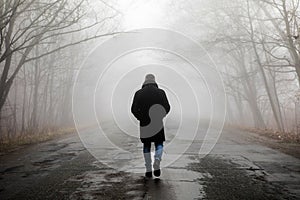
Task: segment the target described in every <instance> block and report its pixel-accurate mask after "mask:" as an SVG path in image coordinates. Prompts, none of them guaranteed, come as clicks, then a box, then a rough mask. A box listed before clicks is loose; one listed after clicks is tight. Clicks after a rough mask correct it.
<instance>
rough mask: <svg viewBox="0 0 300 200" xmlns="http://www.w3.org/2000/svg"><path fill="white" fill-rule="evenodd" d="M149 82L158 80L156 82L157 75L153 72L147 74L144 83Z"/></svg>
mask: <svg viewBox="0 0 300 200" xmlns="http://www.w3.org/2000/svg"><path fill="white" fill-rule="evenodd" d="M149 83H156V82H155V76H154V75H153V74H147V75H146V76H145V82H144V84H143V85H145V84H149Z"/></svg>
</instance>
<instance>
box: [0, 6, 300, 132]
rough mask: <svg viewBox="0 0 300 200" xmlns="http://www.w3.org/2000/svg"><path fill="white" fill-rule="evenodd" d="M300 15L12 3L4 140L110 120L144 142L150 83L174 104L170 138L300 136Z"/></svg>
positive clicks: (0, 56)
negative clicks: (142, 105) (138, 114)
mask: <svg viewBox="0 0 300 200" xmlns="http://www.w3.org/2000/svg"><path fill="white" fill-rule="evenodd" d="M298 6H299V1H286V0H276V1H268V0H247V1H242V0H238V1H226V0H189V1H157V0H155V1H133V0H127V1H123V0H122V1H114V0H111V1H96V0H89V1H88V0H86V1H85V0H84V1H77V0H74V1H65V0H59V1H50V2H48V1H47V2H46V1H42V0H39V1H33V2H31V1H28V2H27V1H24V2H23V1H12V0H5V1H2V2H1V3H0V8H1V43H0V44H1V50H0V66H1V71H0V72H1V83H0V84H1V85H0V100H1V102H0V109H1V110H0V112H1V118H0V122H1V123H0V124H1V126H0V128H1V138H10V137H14V136H15V135H20V134H21V135H22V134H25V135H26V134H34V133H44V132H47V131H49V130H56V129H60V128H64V127H73V126H74V124H75V125H76V126H77V128H85V127H93V126H101V124H102V123H107V122H113V123H115V124H116V125H117V126H118V127H119V128H120V129H122V130H123V131H124V132H126V133H128V134H129V135H132V136H134V137H138V133H137V132H136V131H135V132H132V130H133V129H134V127H135V128H136V127H137V126H138V121H137V120H136V119H135V118H134V116H133V115H132V114H131V112H130V107H131V103H132V100H133V96H134V93H135V92H136V91H137V90H138V89H140V88H141V86H142V83H143V82H144V78H145V75H146V74H148V73H153V74H154V75H155V76H156V81H157V83H158V85H159V87H160V88H162V89H164V90H165V92H166V94H167V97H168V99H169V102H170V104H171V111H170V114H169V115H168V117H167V118H166V119H165V123H166V127H169V128H170V129H172V128H173V129H179V127H183V129H185V131H186V130H188V129H189V128H191V127H195V128H196V127H197V126H198V124H202V127H206V128H204V129H207V127H208V125H209V124H210V126H212V127H215V129H216V130H221V129H222V128H223V125H225V126H226V127H230V126H231V127H240V128H255V129H268V130H274V131H280V132H293V133H297V132H299V124H300V123H299V122H300V113H299V112H300V111H299V110H300V109H299V104H300V103H299V101H300V100H299V95H300V94H299V82H300V81H299V77H300V39H299V35H300V27H299V25H298V23H299V20H300V19H299V16H300V11H299V8H298ZM34 8H37V9H34ZM32 9H33V10H34V11H32ZM13 10H15V11H17V13H18V14H15V13H14V12H13ZM203 124H206V125H203ZM183 129H182V132H184V130H183ZM187 137H188V136H187Z"/></svg>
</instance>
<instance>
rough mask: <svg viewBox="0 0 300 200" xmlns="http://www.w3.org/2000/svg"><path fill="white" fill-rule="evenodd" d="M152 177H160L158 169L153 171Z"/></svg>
mask: <svg viewBox="0 0 300 200" xmlns="http://www.w3.org/2000/svg"><path fill="white" fill-rule="evenodd" d="M154 176H156V177H159V176H160V169H158V170H154Z"/></svg>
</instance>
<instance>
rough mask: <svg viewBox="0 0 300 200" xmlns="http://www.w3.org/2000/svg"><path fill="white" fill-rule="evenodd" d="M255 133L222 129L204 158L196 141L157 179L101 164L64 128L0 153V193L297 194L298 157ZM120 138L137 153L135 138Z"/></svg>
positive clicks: (68, 195) (155, 196)
mask: <svg viewBox="0 0 300 200" xmlns="http://www.w3.org/2000/svg"><path fill="white" fill-rule="evenodd" d="M259 140H260V139H259V138H258V137H257V136H256V135H255V134H250V133H245V132H240V131H223V133H222V135H221V138H220V140H219V141H218V143H217V144H216V146H215V147H214V149H213V151H212V152H211V153H210V154H209V155H207V156H206V157H203V156H201V155H198V151H197V150H198V147H199V145H201V144H202V142H203V141H201V140H196V141H194V143H193V145H192V146H191V147H190V148H189V149H188V150H187V151H186V152H185V153H184V154H183V155H182V156H181V157H180V158H179V159H178V160H176V162H174V163H172V164H170V165H168V166H166V167H164V168H163V169H162V176H161V177H160V178H155V179H154V178H153V179H144V177H143V173H142V172H141V173H129V172H122V171H117V170H114V169H112V168H110V167H108V166H106V165H103V164H102V163H101V162H99V161H97V160H96V159H95V158H94V157H93V156H92V155H91V154H90V153H89V152H88V151H87V150H86V149H85V148H84V147H83V145H82V143H81V140H80V139H79V137H78V135H77V134H71V135H65V136H63V137H60V138H57V139H55V140H51V141H48V142H44V143H41V144H37V145H31V146H26V147H22V148H20V149H17V150H15V151H12V152H10V153H6V154H2V155H1V156H0V159H1V163H0V199H1V200H3V199H108V200H109V199H299V198H300V160H299V159H297V158H295V157H292V156H290V155H287V154H284V153H281V152H279V151H277V150H274V149H271V148H269V147H266V146H265V145H263V143H261V142H260V141H259ZM167 142H168V141H167ZM173 142H175V143H176V144H178V145H181V144H182V143H183V142H184V141H181V140H178V141H173ZM119 145H122V142H120V144H119ZM123 145H124V148H125V149H126V148H129V149H135V150H137V151H136V152H137V154H140V155H142V151H141V144H140V143H139V140H137V139H136V140H130V142H128V143H123ZM100 148H101V147H100ZM103 153H105V149H104V150H103ZM165 153H166V154H172V153H174V154H176V149H174V152H173V151H172V149H169V150H168V151H167V152H165ZM163 162H164V161H163ZM165 162H166V161H165Z"/></svg>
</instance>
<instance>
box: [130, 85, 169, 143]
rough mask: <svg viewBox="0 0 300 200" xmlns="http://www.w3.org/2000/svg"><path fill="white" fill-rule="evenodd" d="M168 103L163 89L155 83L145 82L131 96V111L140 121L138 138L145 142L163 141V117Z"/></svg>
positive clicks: (166, 111) (167, 109)
mask: <svg viewBox="0 0 300 200" xmlns="http://www.w3.org/2000/svg"><path fill="white" fill-rule="evenodd" d="M169 111H170V104H169V102H168V99H167V96H166V93H165V91H164V90H162V89H160V88H158V86H157V84H156V83H147V84H144V85H143V86H142V89H140V90H138V91H137V92H136V93H135V95H134V98H133V102H132V106H131V112H132V114H133V115H134V116H135V117H136V118H137V119H138V120H139V121H140V138H141V141H142V142H143V143H145V142H163V141H165V133H164V126H163V118H164V117H165V116H166V115H167V114H168V113H169Z"/></svg>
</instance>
